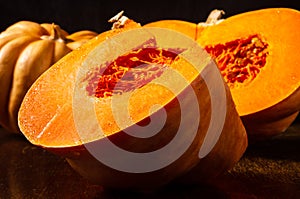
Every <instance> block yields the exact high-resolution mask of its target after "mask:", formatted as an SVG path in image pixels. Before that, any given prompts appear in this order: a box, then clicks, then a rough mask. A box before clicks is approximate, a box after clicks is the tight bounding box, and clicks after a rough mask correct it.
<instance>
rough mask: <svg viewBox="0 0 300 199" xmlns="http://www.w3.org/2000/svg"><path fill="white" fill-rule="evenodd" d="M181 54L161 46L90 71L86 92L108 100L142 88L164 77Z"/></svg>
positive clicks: (134, 51) (137, 51)
mask: <svg viewBox="0 0 300 199" xmlns="http://www.w3.org/2000/svg"><path fill="white" fill-rule="evenodd" d="M181 52H183V50H182V49H162V48H157V47H151V48H138V49H134V50H132V51H131V52H129V53H127V54H125V55H121V56H119V57H118V58H117V59H116V60H114V61H112V62H110V63H106V64H103V65H100V66H98V67H95V68H94V69H93V70H92V71H90V72H89V73H88V74H87V75H86V78H85V79H84V81H87V82H88V83H87V86H86V91H87V93H88V95H89V96H95V97H97V98H107V97H110V96H112V95H115V94H118V95H121V94H122V93H124V92H129V91H133V90H135V89H137V88H141V87H143V86H144V85H146V84H148V83H149V82H151V81H152V80H154V79H156V78H158V77H160V76H161V75H162V74H163V72H164V71H165V70H166V69H167V68H168V66H170V65H171V64H172V63H173V62H174V61H176V60H177V59H178V55H179V54H180V53H181Z"/></svg>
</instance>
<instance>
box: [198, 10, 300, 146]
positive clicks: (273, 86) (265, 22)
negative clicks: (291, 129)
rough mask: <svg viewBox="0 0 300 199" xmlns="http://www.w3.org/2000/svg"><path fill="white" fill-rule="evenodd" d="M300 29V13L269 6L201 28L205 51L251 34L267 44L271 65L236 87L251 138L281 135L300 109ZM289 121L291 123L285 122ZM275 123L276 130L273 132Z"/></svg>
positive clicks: (199, 35)
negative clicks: (299, 28) (207, 47)
mask: <svg viewBox="0 0 300 199" xmlns="http://www.w3.org/2000/svg"><path fill="white" fill-rule="evenodd" d="M299 25H300V12H299V11H297V10H293V9H289V8H268V9H262V10H256V11H250V12H246V13H242V14H238V15H235V16H232V17H229V18H227V19H225V20H223V21H222V22H220V23H218V24H213V25H209V26H206V27H204V28H203V27H202V31H201V32H199V34H198V36H197V38H198V39H197V41H198V42H199V44H200V45H202V46H203V47H206V46H216V45H217V44H225V43H226V42H230V41H234V40H236V39H241V38H247V37H249V36H250V35H259V36H260V37H261V38H263V40H264V41H265V42H266V43H267V44H268V47H267V51H268V55H267V58H266V64H265V66H264V67H263V68H262V69H261V71H260V73H259V74H257V76H256V78H255V79H254V80H252V81H251V82H250V83H247V84H240V85H238V86H236V87H235V88H231V93H232V96H233V99H234V102H235V104H236V106H237V110H238V112H239V114H240V116H241V118H242V120H243V122H244V124H245V127H246V129H247V132H248V134H249V136H250V137H251V139H252V140H256V139H262V138H268V137H271V136H273V135H276V134H279V133H282V132H283V131H285V130H286V128H287V127H288V126H289V125H290V124H291V123H292V121H293V119H292V118H295V115H296V113H297V112H298V111H299V110H300V96H299V94H298V93H299V86H300V70H298V65H299V63H300V59H299V55H298V54H297V53H296V52H298V48H299V47H298V45H297V43H299V42H300V41H299V38H300V34H299V31H297V28H296V27H299ZM292 115H293V116H292ZM288 117H289V118H290V119H284V118H288ZM276 121H278V124H277V123H276ZM283 121H285V122H283ZM270 124H272V128H269V127H270ZM277 125H278V126H277ZM276 126H277V128H276Z"/></svg>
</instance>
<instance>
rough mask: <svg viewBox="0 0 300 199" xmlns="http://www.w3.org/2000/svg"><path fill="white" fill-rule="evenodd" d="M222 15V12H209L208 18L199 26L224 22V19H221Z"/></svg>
mask: <svg viewBox="0 0 300 199" xmlns="http://www.w3.org/2000/svg"><path fill="white" fill-rule="evenodd" d="M224 14H225V12H224V11H223V10H218V9H215V10H213V11H211V12H210V14H209V15H208V17H207V19H206V22H201V23H199V25H202V26H211V25H215V24H218V23H220V22H222V21H223V20H224V19H221V18H222V16H223V15H224Z"/></svg>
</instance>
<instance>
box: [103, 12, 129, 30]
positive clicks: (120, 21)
mask: <svg viewBox="0 0 300 199" xmlns="http://www.w3.org/2000/svg"><path fill="white" fill-rule="evenodd" d="M123 13H124V11H123V10H122V11H121V12H119V13H118V14H116V15H115V16H113V17H112V18H110V19H109V20H108V22H110V23H113V25H112V28H111V29H118V28H122V27H124V25H125V24H126V23H127V22H128V21H129V20H130V19H129V18H128V17H126V16H123Z"/></svg>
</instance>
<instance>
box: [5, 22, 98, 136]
mask: <svg viewBox="0 0 300 199" xmlns="http://www.w3.org/2000/svg"><path fill="white" fill-rule="evenodd" d="M96 35H97V34H96V33H95V32H93V31H89V30H83V31H79V32H76V33H73V34H71V35H69V34H68V33H67V32H66V31H64V30H63V29H61V28H60V27H59V26H58V25H56V24H49V23H43V24H38V23H35V22H31V21H20V22H17V23H15V24H13V25H11V26H9V27H8V28H7V29H6V30H5V31H3V32H2V33H1V34H0V87H1V88H2V89H1V91H0V125H1V126H3V127H4V128H6V129H7V130H9V131H11V132H15V133H17V132H19V128H18V122H17V115H18V111H19V107H20V105H21V102H22V100H23V97H24V95H25V93H26V92H27V90H28V88H29V87H30V86H31V84H32V83H33V82H34V81H35V80H36V79H37V77H38V76H39V75H40V74H42V73H43V72H44V71H45V70H46V69H48V68H49V67H50V66H51V65H52V64H54V63H55V62H57V61H58V60H59V59H60V58H62V57H63V56H64V55H66V54H67V53H69V52H71V51H72V50H74V49H75V48H77V47H79V46H81V45H82V44H83V43H85V42H86V41H87V40H89V39H91V38H93V37H95V36H96Z"/></svg>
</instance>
